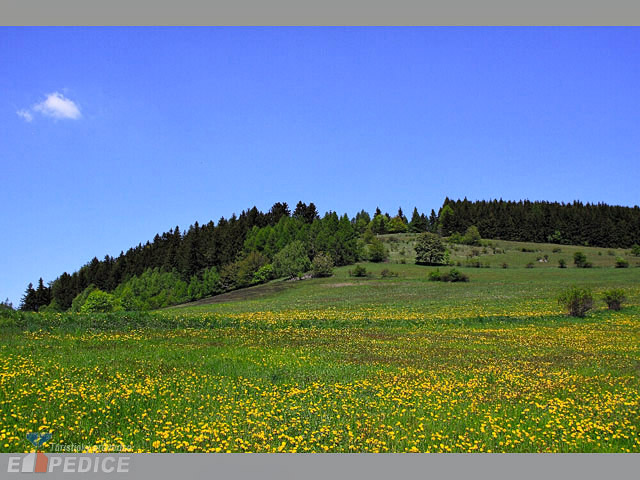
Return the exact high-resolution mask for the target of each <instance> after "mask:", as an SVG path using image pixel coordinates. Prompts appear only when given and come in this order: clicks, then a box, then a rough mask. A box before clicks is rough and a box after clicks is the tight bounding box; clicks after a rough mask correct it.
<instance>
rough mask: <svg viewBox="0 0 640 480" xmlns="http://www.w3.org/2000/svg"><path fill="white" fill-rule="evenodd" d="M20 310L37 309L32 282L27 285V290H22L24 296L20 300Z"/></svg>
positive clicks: (33, 310)
mask: <svg viewBox="0 0 640 480" xmlns="http://www.w3.org/2000/svg"><path fill="white" fill-rule="evenodd" d="M20 310H22V311H25V312H35V311H37V310H38V304H37V301H36V291H35V290H34V289H33V283H30V284H29V286H27V290H26V291H25V292H24V296H23V297H22V301H21V302H20Z"/></svg>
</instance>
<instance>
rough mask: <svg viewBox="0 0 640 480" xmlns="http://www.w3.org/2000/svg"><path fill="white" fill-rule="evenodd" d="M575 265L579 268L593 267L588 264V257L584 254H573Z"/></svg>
mask: <svg viewBox="0 0 640 480" xmlns="http://www.w3.org/2000/svg"><path fill="white" fill-rule="evenodd" d="M573 263H574V264H575V265H576V267H578V268H590V267H592V266H593V265H592V264H591V263H590V262H587V256H586V255H585V254H584V253H582V252H576V253H574V254H573Z"/></svg>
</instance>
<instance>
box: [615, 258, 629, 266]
mask: <svg viewBox="0 0 640 480" xmlns="http://www.w3.org/2000/svg"><path fill="white" fill-rule="evenodd" d="M628 267H629V262H627V261H626V260H625V259H624V258H622V257H616V268H628Z"/></svg>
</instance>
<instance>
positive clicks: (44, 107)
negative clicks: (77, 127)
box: [16, 92, 82, 122]
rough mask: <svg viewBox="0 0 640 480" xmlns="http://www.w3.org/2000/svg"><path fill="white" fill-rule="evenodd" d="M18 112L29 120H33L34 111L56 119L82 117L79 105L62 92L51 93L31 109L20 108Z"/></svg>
mask: <svg viewBox="0 0 640 480" xmlns="http://www.w3.org/2000/svg"><path fill="white" fill-rule="evenodd" d="M16 113H17V114H18V115H19V116H20V117H22V118H23V119H24V120H25V121H27V122H30V121H31V120H33V114H34V113H40V114H42V115H44V116H45V117H51V118H55V119H71V120H77V119H79V118H80V117H82V114H81V113H80V109H79V108H78V105H76V103H75V102H74V101H73V100H71V99H69V98H67V97H65V96H64V95H63V94H62V93H60V92H53V93H49V94H48V95H46V98H45V99H44V100H43V101H42V102H40V103H36V104H35V105H34V106H33V107H31V109H29V110H24V109H23V110H18V111H17V112H16Z"/></svg>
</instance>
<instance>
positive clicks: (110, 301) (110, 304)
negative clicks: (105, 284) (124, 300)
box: [80, 290, 116, 313]
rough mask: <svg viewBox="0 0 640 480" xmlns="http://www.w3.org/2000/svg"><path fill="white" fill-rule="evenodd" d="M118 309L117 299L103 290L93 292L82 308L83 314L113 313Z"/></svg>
mask: <svg viewBox="0 0 640 480" xmlns="http://www.w3.org/2000/svg"><path fill="white" fill-rule="evenodd" d="M115 307H116V300H115V297H114V296H113V295H111V294H109V293H106V292H103V291H102V290H93V291H92V292H91V293H90V294H89V296H88V297H87V300H86V302H84V305H82V307H81V308H80V311H81V312H82V313H95V312H102V313H106V312H113V311H114V310H115Z"/></svg>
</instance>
